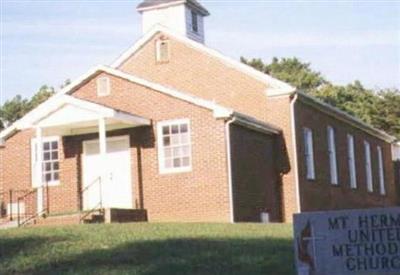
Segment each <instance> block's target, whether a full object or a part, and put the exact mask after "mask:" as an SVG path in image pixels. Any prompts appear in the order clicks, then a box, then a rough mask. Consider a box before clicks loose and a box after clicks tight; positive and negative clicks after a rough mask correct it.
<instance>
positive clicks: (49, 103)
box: [0, 66, 281, 144]
mask: <svg viewBox="0 0 400 275" xmlns="http://www.w3.org/2000/svg"><path fill="white" fill-rule="evenodd" d="M101 72H105V73H107V74H109V75H113V76H116V77H119V78H122V79H125V80H127V81H130V82H132V83H136V84H139V85H141V86H144V87H147V88H150V89H152V90H155V91H158V92H160V93H163V94H165V95H168V96H171V97H174V98H177V99H180V100H183V101H186V102H188V103H191V104H194V105H196V106H199V107H202V108H205V109H208V110H211V111H212V112H213V115H214V117H215V118H217V119H219V118H233V117H234V118H235V119H236V120H237V121H238V122H239V123H241V124H243V125H246V126H247V127H249V128H251V129H254V130H256V131H261V132H265V133H271V134H278V133H280V132H281V130H280V129H279V128H276V127H274V126H272V125H270V124H267V123H264V122H262V121H259V120H256V119H254V118H251V117H249V116H246V115H244V114H241V113H238V112H235V111H233V110H232V109H229V108H225V107H223V106H220V105H218V104H216V103H214V102H212V101H207V100H204V99H201V98H198V97H195V96H192V95H189V94H187V93H184V92H181V91H177V90H174V89H171V88H167V87H164V86H162V85H160V84H157V83H154V82H150V81H147V80H144V79H141V78H138V77H136V76H134V75H130V74H127V73H124V72H122V71H119V70H116V69H113V68H110V67H107V66H97V67H95V68H92V69H91V70H89V71H88V72H87V73H86V74H84V75H82V76H81V77H80V78H78V79H77V80H75V81H73V82H72V83H71V84H70V85H68V86H66V87H65V88H63V89H62V90H61V91H59V92H58V93H57V94H55V95H54V96H52V97H51V98H49V99H48V100H46V101H45V102H43V103H42V104H40V105H39V106H38V107H36V108H35V109H33V110H32V111H30V112H29V113H28V114H26V115H25V116H24V117H22V118H21V119H19V120H18V121H16V122H15V123H14V124H12V125H11V126H10V127H8V128H6V129H5V130H3V131H2V132H0V144H2V143H4V140H5V139H7V138H8V137H10V136H12V135H13V134H14V133H15V132H17V131H19V130H22V129H27V128H30V127H31V126H32V125H33V124H34V123H35V122H36V121H38V119H40V118H41V117H43V116H44V115H46V114H47V113H48V112H49V110H53V109H54V108H55V107H56V106H59V105H60V104H61V105H62V104H64V103H73V104H79V105H82V106H85V108H86V107H87V108H89V107H92V108H100V109H99V110H102V111H104V112H117V113H116V114H117V115H118V116H122V115H123V112H119V111H118V110H109V108H108V107H105V106H101V105H99V104H96V103H92V102H89V101H85V100H82V99H76V98H74V97H71V96H68V94H69V93H71V92H73V91H75V90H76V89H78V88H79V87H81V86H82V85H84V84H85V83H86V82H87V81H88V80H90V79H91V78H93V77H95V76H96V75H98V74H100V73H101ZM97 105H99V106H97Z"/></svg>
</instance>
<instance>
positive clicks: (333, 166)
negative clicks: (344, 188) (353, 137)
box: [327, 126, 338, 185]
mask: <svg viewBox="0 0 400 275" xmlns="http://www.w3.org/2000/svg"><path fill="white" fill-rule="evenodd" d="M327 131H328V154H329V171H330V176H331V184H334V185H337V184H338V174H337V162H336V144H335V130H334V129H333V127H332V126H328V128H327Z"/></svg>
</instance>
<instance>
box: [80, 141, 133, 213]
mask: <svg viewBox="0 0 400 275" xmlns="http://www.w3.org/2000/svg"><path fill="white" fill-rule="evenodd" d="M115 140H123V141H126V142H127V144H128V151H129V167H130V185H131V190H132V191H134V190H135V189H134V186H133V177H132V158H131V154H130V136H129V135H123V136H114V137H107V138H106V142H105V143H106V144H107V142H109V141H115ZM93 143H99V146H100V139H91V140H85V141H83V143H82V145H83V151H82V156H81V159H82V160H83V158H84V157H85V154H86V152H87V146H88V145H89V144H93ZM106 153H107V152H106ZM99 154H101V152H100V148H99ZM84 165H85V164H84V161H81V169H82V176H81V178H82V185H81V190H82V189H83V188H84V184H85V182H84V180H85V176H84V173H85V167H84ZM104 168H105V167H104ZM103 172H105V171H103ZM100 176H101V178H102V179H103V178H104V175H100ZM133 194H134V192H133ZM133 194H132V195H133ZM82 199H83V198H82ZM131 200H132V201H131V205H132V208H133V201H134V197H133V196H132V199H131Z"/></svg>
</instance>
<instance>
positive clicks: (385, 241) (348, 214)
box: [294, 207, 400, 275]
mask: <svg viewBox="0 0 400 275" xmlns="http://www.w3.org/2000/svg"><path fill="white" fill-rule="evenodd" d="M294 250H295V257H296V258H295V259H296V267H297V271H298V274H299V275H300V274H302V275H303V274H304V275H347V274H352V275H354V274H357V275H361V274H362V275H367V274H368V275H372V274H373V275H376V274H397V275H399V274H400V207H393V208H374V209H363V210H341V211H327V212H309V213H303V214H297V215H294Z"/></svg>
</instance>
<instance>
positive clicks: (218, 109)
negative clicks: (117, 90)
mask: <svg viewBox="0 0 400 275" xmlns="http://www.w3.org/2000/svg"><path fill="white" fill-rule="evenodd" d="M102 71H104V72H106V73H108V74H110V75H113V76H116V77H120V78H122V79H125V80H128V81H130V82H132V83H136V84H139V85H141V86H144V87H147V88H150V89H152V90H155V91H158V92H161V93H163V94H166V95H169V96H172V97H175V98H178V99H181V100H183V101H186V102H189V103H192V104H194V105H197V106H199V107H203V108H206V109H209V110H211V111H213V112H214V117H215V118H225V117H229V116H230V115H231V114H232V113H233V111H232V110H231V109H228V108H225V107H223V106H220V105H218V104H216V103H214V102H212V101H208V100H204V99H202V98H199V97H195V96H192V95H189V94H187V93H184V92H180V91H177V90H175V89H171V88H167V87H165V86H162V85H160V84H157V83H154V82H151V81H148V80H145V79H142V78H138V77H136V76H134V75H131V74H127V73H124V72H122V71H119V70H116V69H113V68H109V67H105V66H103V67H102Z"/></svg>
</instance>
